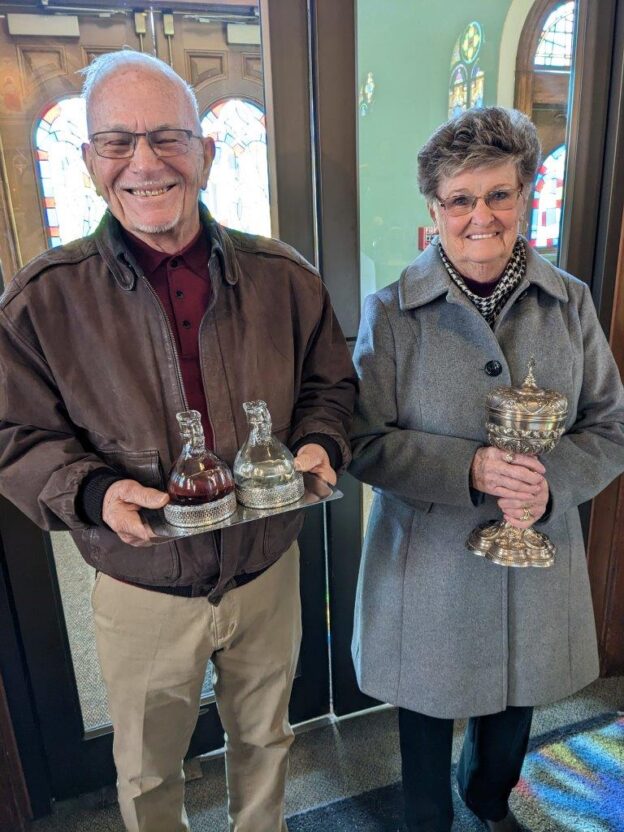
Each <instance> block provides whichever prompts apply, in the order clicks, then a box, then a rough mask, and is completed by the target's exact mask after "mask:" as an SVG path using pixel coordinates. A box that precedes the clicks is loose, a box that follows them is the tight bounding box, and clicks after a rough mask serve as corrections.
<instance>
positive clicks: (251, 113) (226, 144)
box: [201, 98, 271, 237]
mask: <svg viewBox="0 0 624 832" xmlns="http://www.w3.org/2000/svg"><path fill="white" fill-rule="evenodd" d="M201 124H202V133H203V134H204V136H212V137H213V138H214V140H215V145H216V155H215V160H214V162H213V165H212V171H211V174H210V179H209V181H208V188H207V190H206V192H205V193H204V194H202V199H203V200H204V202H205V203H206V205H207V206H208V208H209V209H210V211H211V213H212V214H213V215H214V217H215V218H216V219H217V220H218V221H219V222H220V223H222V224H223V225H227V226H230V227H231V228H237V229H239V230H240V231H248V232H250V233H252V234H262V235H264V236H266V237H268V236H270V235H271V211H270V204H269V172H268V162H267V135H266V124H265V117H264V112H263V111H262V110H261V109H260V107H258V105H257V104H253V103H252V102H250V101H244V100H242V99H240V98H228V99H225V100H224V101H220V102H219V103H218V104H215V105H214V107H212V108H211V109H210V110H208V112H207V113H206V115H205V116H204V117H203V119H202V123H201Z"/></svg>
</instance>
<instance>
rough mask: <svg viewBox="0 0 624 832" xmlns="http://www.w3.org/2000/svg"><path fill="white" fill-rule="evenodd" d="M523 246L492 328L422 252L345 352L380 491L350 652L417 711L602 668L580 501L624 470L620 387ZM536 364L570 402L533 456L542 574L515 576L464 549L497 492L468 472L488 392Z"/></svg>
mask: <svg viewBox="0 0 624 832" xmlns="http://www.w3.org/2000/svg"><path fill="white" fill-rule="evenodd" d="M527 249H528V255H527V259H528V263H527V273H526V277H525V278H524V279H523V281H522V282H521V283H520V285H519V286H518V287H517V288H516V290H515V291H514V292H513V294H512V296H511V297H510V298H509V300H508V301H507V303H506V305H505V307H504V309H503V310H502V312H501V314H500V316H499V318H498V319H497V322H496V325H495V327H494V329H493V330H492V329H491V328H490V327H489V326H488V324H487V323H486V322H485V320H484V318H483V317H482V316H481V315H480V313H479V312H478V311H477V309H476V307H475V306H474V305H473V304H472V303H471V302H470V301H469V300H468V299H467V298H466V297H465V296H464V295H463V294H462V292H461V291H460V290H459V289H458V288H457V287H456V286H455V285H454V284H453V282H452V281H451V280H450V279H449V277H448V275H447V272H446V270H445V268H444V266H443V264H442V261H441V259H440V256H439V253H438V249H437V247H436V246H435V245H434V246H430V247H429V248H427V250H426V251H425V252H424V253H423V254H422V255H421V256H420V257H418V258H417V259H416V260H415V261H414V262H413V263H412V264H411V265H410V266H409V267H408V268H407V269H406V270H405V271H404V272H403V274H402V275H401V278H400V280H399V281H398V282H397V283H394V284H392V285H391V286H388V287H387V288H385V289H382V290H381V291H379V292H377V293H376V294H375V295H371V296H370V297H369V298H368V299H367V302H366V306H365V312H364V316H363V319H362V323H361V326H360V332H359V336H358V341H357V346H356V350H355V364H356V368H357V371H358V374H359V376H360V398H359V404H358V405H357V408H356V416H355V421H354V426H353V452H354V461H353V463H352V466H351V469H350V470H351V472H352V473H353V474H354V475H355V476H356V477H357V478H358V479H360V480H362V481H363V482H366V483H370V484H371V485H372V486H373V489H374V492H375V494H374V500H373V506H372V510H371V515H370V519H369V524H368V529H367V533H366V539H365V542H364V551H363V556H362V563H361V568H360V575H359V581H358V590H357V599H356V610H355V628H354V636H353V645H352V652H353V660H354V663H355V669H356V674H357V678H358V682H359V685H360V687H361V689H362V690H363V691H364V692H365V693H368V694H370V695H371V696H375V697H377V698H378V699H381V700H383V701H385V702H391V703H392V704H395V705H400V706H402V707H405V708H409V709H412V710H415V711H419V712H421V713H425V714H428V715H430V716H435V717H446V718H455V717H467V716H477V715H480V714H488V713H496V712H498V711H501V710H504V709H505V708H506V707H507V706H508V705H540V704H544V703H547V702H551V701H554V700H557V699H560V698H562V697H565V696H567V695H569V694H571V693H573V692H574V691H576V690H578V689H579V688H582V687H583V686H585V685H587V684H588V683H589V682H591V681H592V680H593V679H594V678H595V677H596V676H597V674H598V657H597V649H596V634H595V626H594V617H593V612H592V602H591V597H590V588H589V581H588V575H587V568H586V561H585V552H584V546H583V536H582V533H581V526H580V522H579V515H578V509H577V506H578V505H579V504H580V503H583V502H584V501H586V500H589V499H590V498H592V497H594V496H595V495H596V494H597V493H598V492H599V491H601V490H602V489H603V488H604V487H605V486H606V485H607V484H608V483H609V482H610V481H611V480H612V479H614V478H615V477H616V476H617V475H618V474H620V472H622V471H623V470H624V394H623V390H622V384H621V381H620V376H619V372H618V369H617V367H616V364H615V362H614V360H613V356H612V354H611V351H610V349H609V346H608V344H607V341H606V339H605V337H604V334H603V332H602V329H601V327H600V325H599V323H598V320H597V317H596V312H595V309H594V305H593V302H592V299H591V295H590V292H589V290H588V288H587V286H586V285H585V284H584V283H582V282H581V281H579V280H577V279H576V278H574V277H572V276H570V275H568V274H566V273H565V272H562V271H561V270H559V269H556V268H555V267H553V266H552V265H550V264H549V263H548V262H547V261H546V260H544V259H543V258H541V257H540V256H539V255H537V254H536V253H535V252H534V251H533V250H532V249H531V248H529V247H528V246H527ZM531 355H534V356H535V359H536V370H535V376H536V380H537V383H538V385H539V386H541V387H548V388H554V389H556V390H558V391H560V392H562V393H565V395H566V396H567V397H568V401H569V404H570V410H569V415H568V419H567V425H566V431H567V432H566V434H565V435H564V436H563V438H562V439H561V441H560V442H559V444H558V445H557V447H556V448H555V450H554V451H552V453H551V454H550V455H546V456H544V457H543V458H542V461H543V463H544V465H545V466H546V477H547V480H548V484H549V487H550V492H551V500H552V503H551V506H552V507H551V510H550V513H549V515H548V517H547V519H545V521H543V522H541V523H540V524H539V528H540V529H541V530H542V531H544V532H546V533H547V534H548V535H549V536H550V538H551V540H552V541H553V542H554V543H555V545H556V546H557V554H556V562H555V565H554V566H553V567H551V568H548V569H535V568H526V569H513V568H508V567H503V566H498V565H496V564H494V563H491V562H490V561H487V560H485V559H483V558H480V557H477V556H475V555H473V554H471V553H470V552H468V550H467V549H466V548H465V545H464V544H465V540H466V538H467V537H468V534H469V532H470V531H471V529H472V528H473V527H474V526H476V525H477V524H478V523H481V522H483V521H486V520H490V519H493V518H500V516H501V514H500V511H499V509H498V507H497V505H496V500H495V498H493V497H489V496H486V497H485V498H483V495H480V496H481V501H480V503H479V504H478V505H475V504H474V502H473V500H474V499H475V494H474V492H473V493H472V494H471V489H470V486H469V472H470V466H471V462H472V458H473V456H474V454H475V451H476V450H477V448H479V447H480V446H482V445H484V444H486V443H487V440H486V434H485V428H484V422H485V406H484V405H485V397H486V395H487V394H488V393H489V392H490V391H491V390H492V389H493V388H495V387H498V386H499V385H509V384H512V383H513V384H516V385H517V384H520V383H521V382H522V381H523V379H524V376H525V375H526V369H527V363H528V361H529V358H530V357H531ZM491 361H498V362H500V364H501V365H502V372H501V373H500V375H499V376H498V377H492V376H490V375H488V374H487V373H486V372H485V369H484V368H485V365H486V364H487V363H488V362H491ZM477 502H479V501H478V500H477Z"/></svg>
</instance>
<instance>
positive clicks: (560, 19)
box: [535, 0, 576, 69]
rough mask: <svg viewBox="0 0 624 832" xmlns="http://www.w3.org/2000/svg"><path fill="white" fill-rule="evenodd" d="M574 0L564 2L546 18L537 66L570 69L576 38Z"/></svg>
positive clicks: (538, 51) (536, 60)
mask: <svg viewBox="0 0 624 832" xmlns="http://www.w3.org/2000/svg"><path fill="white" fill-rule="evenodd" d="M575 5H576V4H575V3H574V0H572V2H568V3H562V4H561V5H560V6H558V7H557V8H556V9H555V10H554V11H552V12H551V13H550V14H549V15H548V17H547V18H546V23H545V24H544V28H543V29H542V34H541V35H540V39H539V42H538V44H537V50H536V52H535V66H537V67H542V68H544V67H547V68H553V69H564V68H565V69H569V68H570V67H571V66H572V48H573V45H574V44H573V40H574V7H575Z"/></svg>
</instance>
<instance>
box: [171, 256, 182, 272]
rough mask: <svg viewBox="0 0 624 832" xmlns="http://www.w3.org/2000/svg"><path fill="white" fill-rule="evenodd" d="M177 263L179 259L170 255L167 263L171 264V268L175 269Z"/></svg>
mask: <svg viewBox="0 0 624 832" xmlns="http://www.w3.org/2000/svg"><path fill="white" fill-rule="evenodd" d="M179 264H180V261H179V259H178V258H177V257H172V258H171V260H170V261H169V265H170V266H171V268H172V269H175V268H176V267H177V266H178V265H179Z"/></svg>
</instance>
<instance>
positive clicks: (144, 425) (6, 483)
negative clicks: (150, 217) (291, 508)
mask: <svg viewBox="0 0 624 832" xmlns="http://www.w3.org/2000/svg"><path fill="white" fill-rule="evenodd" d="M201 213H202V222H203V223H204V227H205V229H206V233H207V234H209V236H210V246H211V256H210V262H209V270H210V278H211V282H212V300H211V303H210V306H209V308H208V309H207V311H206V313H205V315H204V319H203V321H202V324H201V326H200V334H199V337H200V341H201V345H200V353H201V363H202V375H203V380H204V389H205V393H206V400H207V403H208V409H209V415H210V419H211V422H212V426H213V429H214V436H215V450H216V453H217V454H218V455H219V456H220V457H221V458H222V459H224V460H226V461H227V462H228V463H229V464H230V465H231V464H232V462H233V460H234V457H235V455H236V452H237V450H238V448H239V447H240V445H241V444H242V443H243V441H244V439H245V437H246V435H247V426H246V421H245V414H244V412H243V408H242V403H243V402H244V401H247V400H250V399H264V400H265V401H266V402H267V404H268V406H269V410H270V412H271V415H272V418H273V428H274V432H275V433H276V434H277V436H278V437H279V438H280V439H282V441H284V442H287V443H288V444H290V445H292V444H294V443H295V442H297V440H299V439H301V437H303V436H305V435H307V434H310V433H317V434H318V433H322V434H326V435H328V436H330V437H332V438H333V439H334V440H335V442H336V443H337V444H338V446H339V447H340V450H341V452H342V466H343V467H344V466H345V465H346V464H347V463H348V461H349V458H350V453H349V446H348V442H347V431H348V428H349V424H350V420H351V413H352V408H353V401H354V395H355V378H354V373H353V368H352V364H351V359H350V356H349V352H348V348H347V346H346V344H345V341H344V337H343V335H342V332H341V330H340V327H339V325H338V322H337V320H336V318H335V316H334V313H333V311H332V309H331V305H330V302H329V298H328V295H327V292H326V290H325V287H324V285H323V283H322V281H321V280H320V279H319V276H318V273H317V272H316V271H315V270H314V268H313V267H312V266H310V264H309V263H307V262H306V261H305V260H304V259H303V258H302V257H301V256H300V255H299V254H298V253H297V252H296V251H295V250H294V249H292V248H290V247H289V246H287V245H285V244H283V243H280V242H278V241H276V240H269V239H265V238H257V237H253V236H250V235H247V234H242V233H240V232H234V231H230V230H227V231H226V230H225V229H224V228H222V227H221V226H219V225H218V224H217V223H216V222H214V220H212V219H211V218H210V216H209V215H208V214H207V212H205V211H204V210H203V209H201ZM185 409H187V405H186V402H185V396H184V390H183V386H182V380H181V374H180V368H179V362H178V359H177V354H176V349H175V346H174V341H173V337H172V334H171V330H170V327H169V324H168V321H167V318H166V315H165V313H164V310H163V309H162V307H161V305H160V303H159V301H158V299H157V297H156V295H155V293H154V291H153V289H152V288H151V286H150V284H149V283H148V281H147V280H146V279H145V277H143V275H142V273H141V271H140V269H139V268H138V266H137V264H136V263H135V262H134V261H133V259H132V257H131V255H130V253H129V251H128V250H127V249H126V247H125V245H124V242H123V237H122V235H121V234H120V230H119V226H118V224H117V222H116V220H114V219H113V218H112V216H111V215H110V214H107V215H106V216H105V218H104V220H103V221H102V224H101V225H100V226H99V228H98V229H97V231H96V233H95V234H94V235H92V236H90V237H86V238H84V239H82V240H78V241H76V242H74V243H71V244H69V245H67V246H63V247H61V248H56V249H52V250H50V251H47V252H45V253H44V254H42V255H41V256H40V257H38V258H36V259H35V260H33V261H32V262H31V263H29V264H28V265H27V266H26V267H25V268H24V269H22V270H21V272H19V273H18V274H17V275H16V277H15V278H14V280H13V281H12V282H11V283H10V284H9V286H8V288H7V289H6V291H5V293H4V295H3V296H2V298H1V299H0V419H1V420H2V423H1V424H0V491H1V492H2V493H3V494H4V495H5V496H6V497H7V498H8V499H10V500H11V501H12V502H14V503H15V504H16V505H17V506H18V507H19V508H20V509H21V510H22V511H23V512H24V513H25V514H27V515H28V516H29V517H30V518H31V519H32V520H34V522H35V523H37V524H38V525H40V526H42V527H43V528H46V529H51V530H54V529H69V530H70V531H71V532H72V535H73V537H74V540H75V541H76V544H77V545H78V548H79V549H80V551H81V552H82V554H83V556H84V558H85V559H86V560H87V562H88V563H90V564H91V565H92V566H94V567H96V568H97V569H99V570H101V571H103V572H106V573H108V574H109V575H112V576H114V577H118V578H123V579H127V580H131V581H135V582H139V583H142V584H148V585H149V584H151V585H154V586H160V585H178V586H187V585H193V592H194V594H195V593H196V594H203V593H206V594H208V597H209V598H210V599H211V600H213V601H216V600H218V599H219V598H220V597H221V596H222V595H223V592H224V591H225V590H226V589H227V588H228V586H230V585H231V582H232V579H233V578H234V577H235V576H236V575H240V574H244V573H252V572H255V571H258V570H260V569H263V568H264V567H266V566H268V565H269V564H271V563H273V562H274V561H275V560H277V559H278V558H279V556H280V555H281V554H282V553H283V552H284V551H285V550H286V549H287V548H288V547H289V545H290V544H291V543H292V541H293V540H294V539H295V537H296V536H297V534H298V532H299V531H300V528H301V524H302V522H303V518H302V516H301V512H291V513H287V514H284V515H281V516H276V517H271V518H269V519H267V520H263V521H256V522H253V523H246V524H243V525H241V526H236V527H233V528H231V529H226V530H225V531H223V532H222V534H220V535H216V534H206V535H199V536H196V537H192V538H189V539H183V540H179V541H176V542H173V543H166V544H162V545H159V546H154V547H150V548H134V547H132V546H128V545H126V544H124V543H122V542H121V541H120V540H119V538H118V537H117V535H116V534H115V533H114V532H112V531H110V530H109V529H108V528H101V527H93V526H88V525H87V524H86V523H85V522H84V521H83V520H82V519H81V517H80V516H79V514H78V513H77V511H76V495H77V492H78V489H79V487H80V484H81V482H82V480H83V479H84V477H85V476H86V475H87V474H88V473H89V472H91V471H93V470H94V469H95V468H97V467H101V466H103V465H106V466H109V467H112V468H115V469H118V470H119V471H121V472H123V473H124V474H127V475H128V477H131V478H133V479H136V480H138V481H139V482H141V483H142V484H143V485H148V486H153V487H156V488H164V485H165V473H166V472H168V471H169V469H170V467H171V465H172V463H173V461H174V460H175V459H176V458H177V455H178V453H179V450H180V439H179V432H178V426H177V422H176V418H175V416H176V413H177V412H178V411H180V410H185ZM217 547H218V551H217ZM215 555H216V556H217V557H218V562H219V569H220V574H219V575H218V578H214V577H213V578H212V579H211V580H209V581H208V580H207V574H206V573H207V565H208V563H210V562H212V563H213V564H214V562H215Z"/></svg>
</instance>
